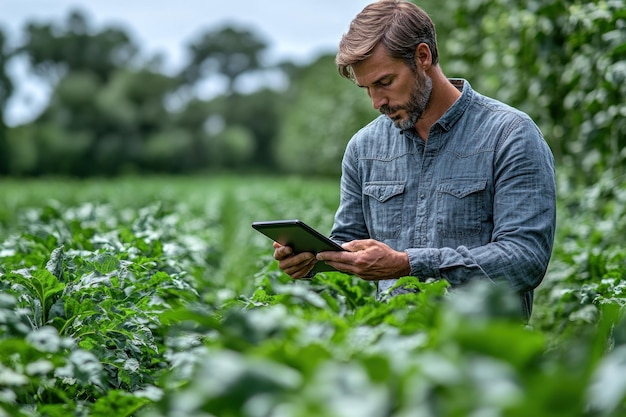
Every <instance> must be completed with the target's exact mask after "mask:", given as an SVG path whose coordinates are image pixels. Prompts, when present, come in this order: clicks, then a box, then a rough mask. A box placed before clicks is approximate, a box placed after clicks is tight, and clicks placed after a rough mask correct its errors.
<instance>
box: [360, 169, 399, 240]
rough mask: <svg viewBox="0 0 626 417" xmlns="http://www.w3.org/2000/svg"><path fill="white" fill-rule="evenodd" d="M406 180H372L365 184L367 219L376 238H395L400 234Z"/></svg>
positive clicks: (364, 203) (370, 230) (364, 200)
mask: <svg viewBox="0 0 626 417" xmlns="http://www.w3.org/2000/svg"><path fill="white" fill-rule="evenodd" d="M405 186H406V182H405V181H371V182H366V183H365V184H364V186H363V194H364V195H365V197H366V198H364V199H363V205H364V213H365V221H366V223H367V227H368V230H369V233H370V236H371V237H372V238H374V239H376V240H381V241H382V240H385V239H394V238H397V237H398V236H399V234H400V230H401V224H402V207H403V204H404V189H405Z"/></svg>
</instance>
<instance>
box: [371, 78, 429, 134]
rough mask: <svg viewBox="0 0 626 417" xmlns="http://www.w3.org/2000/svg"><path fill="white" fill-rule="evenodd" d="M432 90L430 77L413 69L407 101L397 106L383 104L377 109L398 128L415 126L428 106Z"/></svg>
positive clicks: (403, 128) (404, 128)
mask: <svg viewBox="0 0 626 417" xmlns="http://www.w3.org/2000/svg"><path fill="white" fill-rule="evenodd" d="M432 90H433V81H432V79H431V78H430V77H429V76H427V75H426V74H420V73H419V71H415V84H413V89H412V90H411V95H410V96H409V99H408V100H407V102H406V103H404V104H401V105H398V106H389V105H383V106H381V107H380V108H379V111H380V112H381V113H382V114H384V115H386V116H388V117H389V118H390V119H391V120H392V121H393V122H394V124H395V125H396V127H397V128H398V129H402V130H406V129H410V128H412V127H414V126H415V123H417V121H418V120H419V118H420V117H422V114H424V111H426V109H427V108H428V104H429V102H430V94H431V93H432Z"/></svg>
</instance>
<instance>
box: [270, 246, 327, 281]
mask: <svg viewBox="0 0 626 417" xmlns="http://www.w3.org/2000/svg"><path fill="white" fill-rule="evenodd" d="M274 259H276V260H277V261H278V267H279V268H280V269H282V270H283V272H285V273H286V274H287V275H289V276H290V277H291V278H293V279H298V278H304V277H306V276H307V274H308V273H309V272H311V269H313V267H314V266H315V263H316V262H317V259H316V258H315V254H313V253H310V252H303V253H299V254H297V255H296V254H294V253H293V249H291V247H289V246H283V245H281V244H280V243H277V242H274Z"/></svg>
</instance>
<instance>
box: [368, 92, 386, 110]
mask: <svg viewBox="0 0 626 417" xmlns="http://www.w3.org/2000/svg"><path fill="white" fill-rule="evenodd" d="M369 93H370V98H371V99H372V106H374V108H375V109H376V110H378V109H380V108H381V107H382V106H384V105H385V104H389V100H388V99H387V97H386V96H385V94H383V93H382V92H381V91H380V90H376V89H370V91H369Z"/></svg>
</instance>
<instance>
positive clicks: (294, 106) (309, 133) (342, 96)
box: [274, 55, 379, 175]
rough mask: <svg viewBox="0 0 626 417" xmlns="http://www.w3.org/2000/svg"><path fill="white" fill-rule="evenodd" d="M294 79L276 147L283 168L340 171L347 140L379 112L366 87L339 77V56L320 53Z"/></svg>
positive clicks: (322, 171)
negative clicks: (372, 102)
mask: <svg viewBox="0 0 626 417" xmlns="http://www.w3.org/2000/svg"><path fill="white" fill-rule="evenodd" d="M294 81H295V82H294V84H293V86H292V91H291V92H290V93H289V94H290V95H291V96H292V97H293V98H292V99H290V100H289V101H288V102H286V103H285V104H284V106H283V108H282V110H283V114H284V118H283V120H282V124H281V130H280V132H279V135H278V138H277V141H276V143H275V147H274V151H275V153H276V158H277V160H278V162H279V164H280V167H281V168H283V169H284V170H286V171H288V172H294V173H299V174H304V173H313V174H318V175H338V174H339V173H340V171H341V158H342V155H343V151H344V149H345V146H346V144H347V143H348V140H350V138H351V137H352V135H354V133H356V131H357V130H359V129H360V128H361V127H363V126H364V125H365V124H367V123H369V122H370V121H371V120H372V119H373V118H375V117H376V116H377V115H378V114H379V113H378V112H376V111H375V110H374V109H373V107H372V104H371V101H370V100H369V98H368V97H367V95H366V94H365V93H364V92H363V91H362V90H360V89H359V88H357V87H356V86H355V85H353V84H351V83H350V82H349V81H348V80H346V79H344V78H342V77H340V76H339V74H338V73H337V69H336V67H335V63H334V56H331V55H326V56H322V57H320V58H319V59H318V60H317V61H315V62H314V63H313V64H312V65H311V66H309V67H307V68H305V69H304V70H303V71H302V72H301V73H300V77H299V78H298V79H297V80H294Z"/></svg>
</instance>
